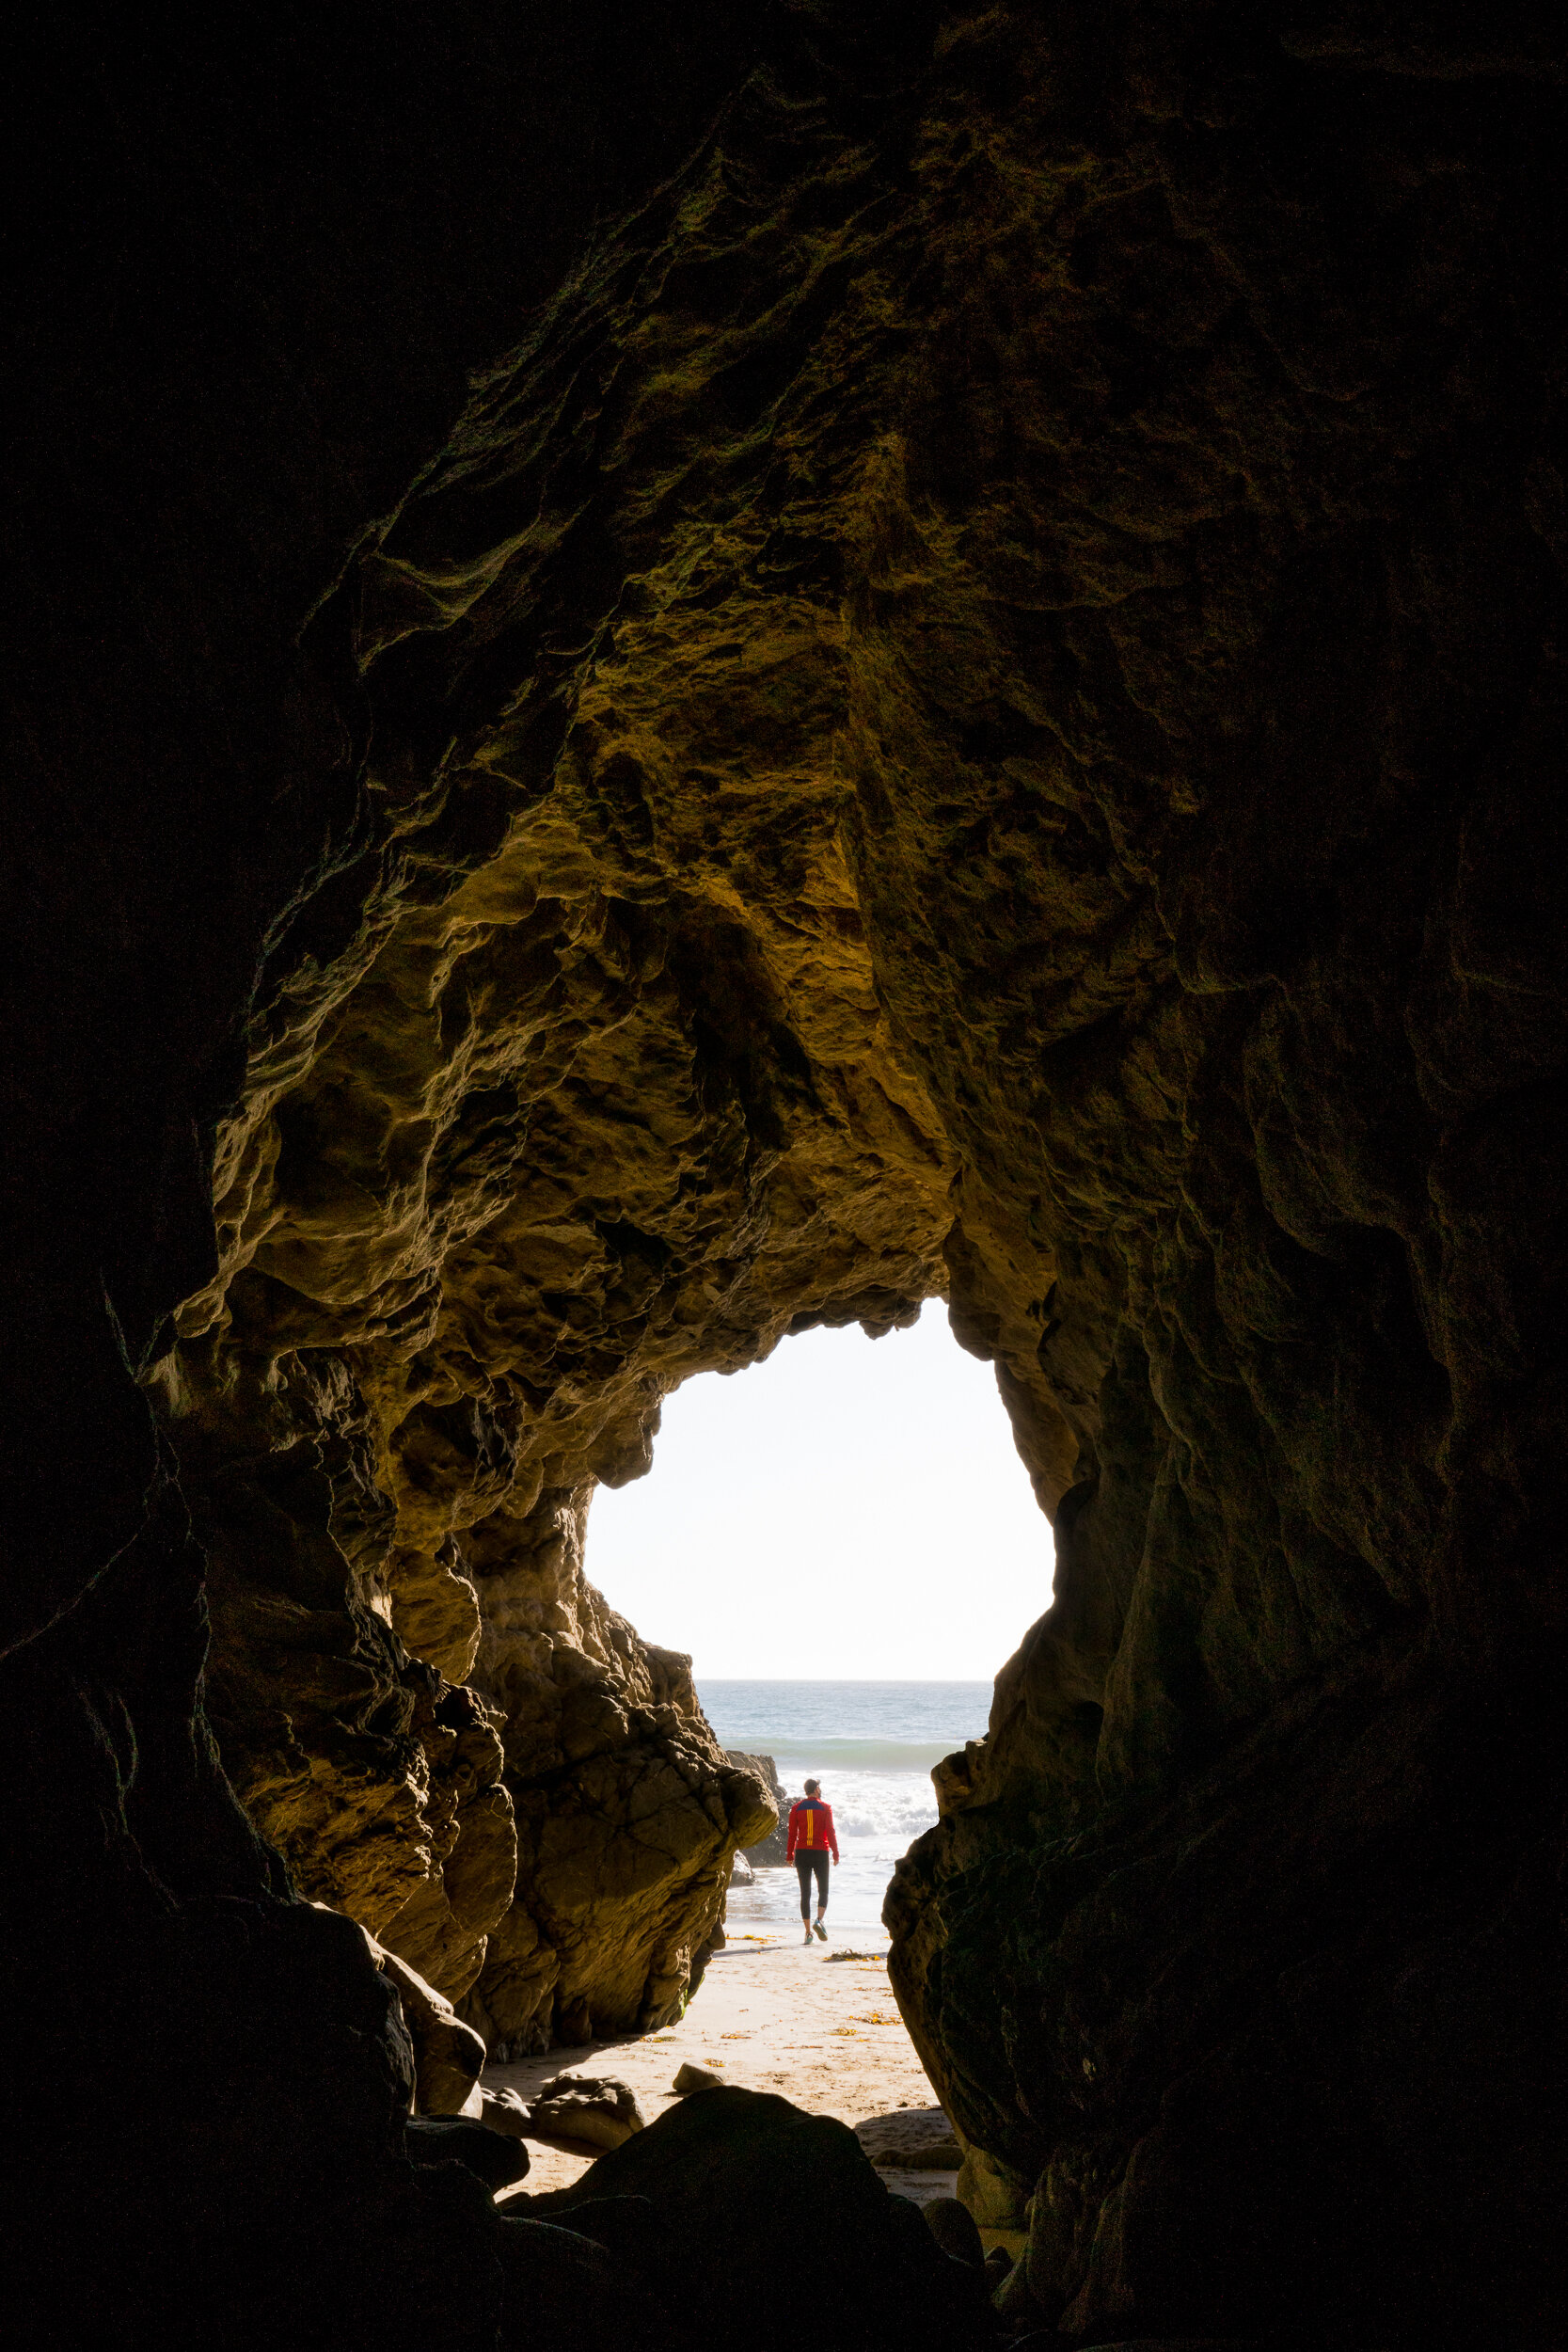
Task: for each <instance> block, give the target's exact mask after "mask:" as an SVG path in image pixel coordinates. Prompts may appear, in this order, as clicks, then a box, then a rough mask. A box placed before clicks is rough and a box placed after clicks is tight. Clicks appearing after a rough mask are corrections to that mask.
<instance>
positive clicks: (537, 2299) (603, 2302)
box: [497, 2214, 674, 2352]
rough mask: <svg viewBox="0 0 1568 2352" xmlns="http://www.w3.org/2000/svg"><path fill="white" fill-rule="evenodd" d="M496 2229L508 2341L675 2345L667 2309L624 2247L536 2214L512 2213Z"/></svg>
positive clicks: (589, 2347) (653, 2348) (625, 2348)
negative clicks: (622, 2251) (610, 2247)
mask: <svg viewBox="0 0 1568 2352" xmlns="http://www.w3.org/2000/svg"><path fill="white" fill-rule="evenodd" d="M497 2229H498V2251H499V2257H500V2266H501V2273H502V2277H503V2280H504V2281H505V2286H504V2312H505V2321H504V2325H503V2328H502V2330H501V2341H502V2342H503V2343H504V2344H507V2345H512V2344H516V2345H519V2346H520V2345H523V2344H528V2345H534V2344H539V2345H547V2346H548V2347H549V2352H611V2347H615V2352H671V2347H673V2344H674V2336H673V2331H672V2330H671V2328H670V2325H669V2319H668V2316H667V2314H666V2313H665V2312H663V2311H662V2310H661V2309H660V2307H659V2305H658V2303H657V2299H656V2297H655V2296H654V2294H653V2291H652V2289H651V2288H650V2286H649V2284H648V2281H647V2279H646V2278H645V2277H644V2275H643V2274H642V2273H641V2271H640V2270H638V2269H636V2268H635V2267H634V2266H633V2265H631V2264H630V2263H629V2262H628V2261H627V2259H626V2257H625V2256H624V2255H622V2254H620V2253H611V2252H610V2251H608V2250H607V2249H606V2248H605V2247H603V2246H602V2245H600V2244H599V2242H598V2241H597V2239H596V2238H594V2237H592V2236H589V2235H587V2234H585V2233H581V2232H578V2231H577V2230H574V2229H571V2228H569V2227H568V2228H560V2227H558V2226H556V2224H554V2223H553V2222H544V2221H536V2220H534V2219H532V2218H531V2217H514V2216H513V2215H510V2214H508V2215H506V2216H504V2217H502V2218H501V2219H500V2220H499V2222H498V2225H497Z"/></svg>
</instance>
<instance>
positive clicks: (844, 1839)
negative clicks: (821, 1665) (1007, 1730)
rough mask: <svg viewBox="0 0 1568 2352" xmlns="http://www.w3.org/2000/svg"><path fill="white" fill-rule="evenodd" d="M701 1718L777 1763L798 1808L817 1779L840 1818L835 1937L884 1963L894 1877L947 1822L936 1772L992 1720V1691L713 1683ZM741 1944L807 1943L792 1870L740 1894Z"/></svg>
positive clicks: (769, 1872)
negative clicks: (763, 1938)
mask: <svg viewBox="0 0 1568 2352" xmlns="http://www.w3.org/2000/svg"><path fill="white" fill-rule="evenodd" d="M697 1694H698V1696H699V1697H700V1698H701V1700H702V1703H703V1710H704V1712H705V1715H706V1716H707V1719H708V1722H709V1723H710V1724H712V1725H713V1728H714V1730H715V1732H716V1733H717V1734H718V1737H719V1740H720V1741H721V1744H722V1745H723V1746H724V1747H726V1748H745V1749H747V1750H749V1751H751V1752H752V1753H753V1754H755V1753H758V1752H760V1753H761V1754H762V1755H764V1756H771V1757H772V1758H773V1761H774V1763H775V1764H776V1765H777V1767H778V1772H779V1778H780V1779H781V1780H782V1781H783V1783H784V1787H785V1788H787V1789H788V1790H789V1792H790V1794H791V1795H792V1796H799V1794H800V1785H801V1783H802V1781H803V1780H804V1779H805V1778H806V1775H807V1774H808V1773H810V1774H812V1775H813V1776H814V1777H815V1778H816V1779H817V1780H820V1782H821V1783H822V1794H823V1796H824V1797H825V1798H826V1800H827V1802H828V1803H829V1804H831V1805H832V1809H833V1826H834V1828H835V1829H836V1830H837V1832H838V1845H839V1853H840V1856H841V1861H840V1867H838V1868H837V1869H835V1870H834V1872H833V1874H832V1891H831V1895H830V1899H829V1903H828V1927H829V1930H830V1933H831V1938H832V1942H833V1943H835V1944H853V1945H855V1946H856V1947H857V1948H860V1949H862V1950H872V1951H885V1950H886V1948H887V1931H886V1929H885V1928H884V1927H883V1925H882V1898H883V1896H884V1895H885V1893H886V1892H887V1883H888V1881H889V1879H890V1878H891V1877H892V1876H893V1866H894V1864H895V1862H896V1861H897V1860H898V1858H899V1856H900V1855H901V1854H902V1853H904V1852H905V1851H907V1850H908V1848H909V1846H910V1844H911V1841H912V1840H913V1839H914V1838H916V1837H918V1836H920V1833H921V1831H922V1830H926V1829H929V1828H930V1827H931V1825H932V1823H933V1822H934V1821H935V1820H936V1818H937V1804H936V1794H935V1791H934V1790H933V1789H932V1787H931V1767H932V1765H933V1764H936V1763H940V1761H941V1760H942V1757H943V1756H948V1755H951V1753H952V1751H953V1750H954V1749H955V1748H961V1747H962V1746H963V1743H964V1741H965V1740H977V1739H979V1737H980V1736H981V1734H982V1733H983V1732H984V1730H985V1728H986V1720H987V1717H988V1716H989V1715H990V1701H991V1685H990V1683H989V1682H710V1681H707V1680H706V1679H700V1680H699V1681H698V1684H697ZM728 1919H729V1927H730V1931H731V1933H732V1934H734V1935H744V1934H748V1933H750V1934H753V1935H755V1934H776V1933H780V1932H784V1931H793V1932H795V1933H799V1931H800V1885H799V1883H798V1881H797V1879H796V1876H795V1872H794V1869H793V1868H788V1869H780V1868H771V1869H762V1870H758V1872H757V1874H756V1879H755V1882H754V1883H753V1884H752V1885H751V1886H732V1887H731V1889H730V1897H729V1912H728Z"/></svg>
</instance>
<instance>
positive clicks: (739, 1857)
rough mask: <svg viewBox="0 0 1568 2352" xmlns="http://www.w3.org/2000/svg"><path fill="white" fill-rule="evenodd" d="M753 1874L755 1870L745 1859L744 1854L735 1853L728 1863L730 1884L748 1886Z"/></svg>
mask: <svg viewBox="0 0 1568 2352" xmlns="http://www.w3.org/2000/svg"><path fill="white" fill-rule="evenodd" d="M755 1875H756V1874H755V1872H754V1871H753V1870H752V1866H751V1864H750V1863H749V1862H748V1861H747V1859H746V1857H745V1855H744V1854H743V1853H737V1854H736V1856H735V1858H734V1859H733V1861H732V1862H731V1864H730V1884H731V1885H732V1886H750V1885H751V1883H752V1879H753V1878H754V1877H755Z"/></svg>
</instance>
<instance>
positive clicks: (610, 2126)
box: [529, 2074, 643, 2148]
mask: <svg viewBox="0 0 1568 2352" xmlns="http://www.w3.org/2000/svg"><path fill="white" fill-rule="evenodd" d="M529 2128H530V2130H531V2133H533V2134H534V2135H536V2136H540V2137H547V2138H551V2139H566V2140H572V2141H574V2142H580V2143H582V2144H583V2145H585V2146H587V2147H590V2148H620V2147H624V2146H625V2144H626V2141H627V2140H628V2139H629V2138H630V2137H631V2136H632V2134H633V2132H640V2131H641V2130H642V2129H643V2118H642V2110H641V2107H640V2106H638V2104H637V2099H636V2095H635V2093H634V2092H633V2091H632V2090H630V2088H629V2087H628V2086H627V2085H626V2083H624V2082H621V2081H619V2080H618V2079H617V2078H616V2077H615V2076H614V2075H610V2074H604V2075H594V2074H557V2075H556V2076H555V2078H554V2079H553V2081H550V2082H547V2083H545V2084H544V2085H543V2086H542V2087H541V2089H540V2090H539V2092H538V2095H537V2096H536V2097H535V2098H534V2100H533V2101H532V2103H531V2107H530V2111H529Z"/></svg>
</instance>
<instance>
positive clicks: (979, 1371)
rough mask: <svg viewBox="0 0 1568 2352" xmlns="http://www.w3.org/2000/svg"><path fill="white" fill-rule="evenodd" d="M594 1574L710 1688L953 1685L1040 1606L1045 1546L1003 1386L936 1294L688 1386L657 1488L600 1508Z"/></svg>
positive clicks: (637, 1489) (645, 1481)
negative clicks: (771, 1682) (898, 1318)
mask: <svg viewBox="0 0 1568 2352" xmlns="http://www.w3.org/2000/svg"><path fill="white" fill-rule="evenodd" d="M586 1566H587V1572H588V1576H589V1578H590V1580H591V1581H593V1582H594V1584H596V1585H597V1586H598V1587H599V1589H600V1591H601V1592H602V1593H603V1594H604V1596H605V1597H606V1599H607V1600H609V1602H610V1605H611V1607H612V1608H615V1609H619V1610H620V1611H621V1613H622V1614H623V1615H625V1616H627V1617H629V1618H630V1619H631V1621H632V1623H633V1625H635V1626H636V1628H637V1629H638V1631H639V1632H640V1633H642V1634H644V1635H646V1637H647V1639H648V1640H649V1641H651V1642H656V1643H658V1644H659V1645H661V1646H662V1647H664V1648H666V1649H681V1650H689V1651H690V1652H691V1655H692V1659H693V1662H694V1667H695V1671H696V1674H697V1677H698V1679H699V1680H702V1679H704V1678H709V1679H712V1678H720V1679H722V1678H724V1677H752V1676H755V1677H771V1676H779V1677H785V1678H794V1677H799V1678H800V1679H803V1680H821V1681H839V1680H845V1679H849V1680H852V1679H856V1678H859V1677H864V1678H866V1679H868V1680H870V1679H877V1680H883V1679H886V1680H902V1679H906V1678H907V1679H911V1680H923V1679H927V1678H930V1679H932V1680H937V1681H945V1680H953V1681H960V1680H965V1679H972V1678H973V1679H976V1680H977V1679H981V1678H985V1679H989V1678H990V1677H991V1676H993V1675H994V1674H995V1673H996V1670H997V1668H998V1667H999V1666H1000V1665H1001V1664H1002V1663H1003V1661H1005V1660H1006V1658H1008V1657H1010V1656H1011V1654H1012V1652H1013V1651H1014V1650H1015V1649H1016V1648H1017V1647H1018V1645H1019V1641H1020V1639H1021V1637H1022V1634H1023V1633H1024V1631H1025V1630H1026V1629H1027V1628H1028V1627H1029V1626H1031V1625H1033V1623H1034V1622H1035V1619H1036V1618H1037V1617H1038V1616H1039V1615H1041V1614H1042V1613H1043V1612H1044V1611H1045V1610H1046V1609H1048V1608H1049V1607H1050V1604H1051V1578H1052V1570H1053V1550H1052V1542H1051V1529H1050V1526H1049V1524H1048V1523H1047V1521H1046V1519H1045V1518H1043V1516H1042V1515H1041V1513H1040V1512H1039V1510H1038V1509H1037V1506H1036V1503H1035V1499H1034V1496H1033V1494H1032V1493H1031V1491H1030V1486H1029V1480H1028V1476H1027V1473H1026V1472H1025V1470H1024V1468H1023V1465H1022V1462H1021V1461H1020V1460H1019V1458H1018V1454H1017V1453H1016V1451H1015V1449H1014V1446H1013V1438H1012V1430H1011V1428H1010V1427H1009V1425H1008V1422H1007V1416H1006V1412H1005V1411H1004V1410H1003V1406H1002V1400H1001V1398H1000V1397H999V1396H998V1394H997V1392H996V1379H995V1375H994V1374H993V1373H992V1371H991V1368H990V1365H989V1364H982V1363H978V1362H976V1361H975V1359H974V1357H973V1356H966V1355H965V1354H964V1352H963V1350H962V1349H961V1348H960V1347H959V1346H958V1343H957V1341H956V1340H955V1339H954V1338H953V1335H952V1333H951V1331H950V1330H949V1329H948V1325H947V1310H946V1308H945V1307H944V1306H942V1303H941V1301H940V1300H933V1301H931V1302H930V1304H928V1305H927V1308H926V1311H925V1312H924V1314H923V1315H922V1316H921V1319H920V1321H919V1323H918V1324H917V1325H916V1326H915V1327H914V1328H913V1329H912V1330H911V1331H892V1332H890V1333H889V1334H888V1336H887V1338H886V1339H882V1340H868V1339H867V1338H866V1336H865V1334H864V1333H863V1331H861V1330H860V1329H859V1328H858V1327H853V1328H851V1329H849V1330H847V1331H806V1332H802V1333H801V1334H800V1337H799V1338H798V1339H790V1340H785V1341H784V1342H783V1343H782V1344H781V1345H780V1346H779V1347H777V1348H776V1349H775V1350H774V1352H773V1354H772V1355H771V1356H770V1357H769V1358H768V1361H767V1362H766V1363H764V1364H756V1365H753V1366H752V1369H751V1371H749V1372H741V1373H733V1374H720V1373H708V1374H705V1375H704V1376H703V1377H701V1378H700V1379H696V1380H689V1381H688V1382H687V1383H686V1385H685V1387H684V1388H681V1389H677V1390H676V1391H675V1393H674V1395H673V1396H672V1397H670V1398H668V1399H667V1400H666V1402H665V1406H664V1422H663V1427H662V1429H661V1431H660V1433H659V1435H658V1437H657V1438H656V1439H655V1441H654V1467H653V1469H652V1470H651V1471H650V1472H649V1474H648V1476H647V1477H646V1478H640V1479H636V1480H634V1481H633V1483H632V1484H631V1485H630V1486H623V1487H620V1488H618V1489H612V1488H610V1487H603V1486H601V1487H600V1489H599V1491H598V1493H597V1494H596V1495H595V1496H594V1507H593V1510H592V1513H591V1514H590V1517H589V1523H588V1551H587V1561H586Z"/></svg>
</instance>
